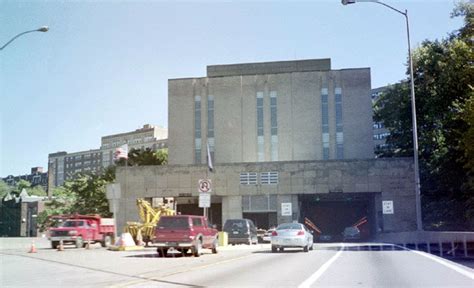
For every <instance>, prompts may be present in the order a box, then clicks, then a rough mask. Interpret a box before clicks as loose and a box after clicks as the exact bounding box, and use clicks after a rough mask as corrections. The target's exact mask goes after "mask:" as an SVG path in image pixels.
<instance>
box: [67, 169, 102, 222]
mask: <svg viewBox="0 0 474 288" xmlns="http://www.w3.org/2000/svg"><path fill="white" fill-rule="evenodd" d="M108 183H109V181H107V179H105V178H104V177H103V175H95V174H90V173H81V174H79V175H77V177H76V178H75V179H74V180H70V181H66V183H65V184H64V187H65V189H66V190H67V191H68V192H72V193H74V195H75V202H74V210H75V212H76V213H80V214H100V215H101V216H104V217H109V216H110V215H111V213H110V212H109V204H108V201H107V198H106V194H105V187H106V185H107V184H108Z"/></svg>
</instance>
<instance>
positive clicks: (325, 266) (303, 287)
mask: <svg viewBox="0 0 474 288" xmlns="http://www.w3.org/2000/svg"><path fill="white" fill-rule="evenodd" d="M343 250H344V243H341V249H339V251H338V252H337V253H336V255H334V256H332V257H331V258H330V259H329V260H328V261H327V262H326V263H324V264H323V266H321V267H319V269H318V270H317V271H316V272H314V273H313V275H311V276H309V278H308V279H306V280H305V281H304V282H303V283H301V284H300V285H299V286H298V288H308V287H310V286H311V285H312V284H313V283H314V282H316V280H318V279H319V277H321V275H323V273H324V272H326V270H327V269H328V268H329V266H331V264H332V263H333V262H334V261H336V259H337V258H338V257H339V256H340V255H341V254H342V251H343Z"/></svg>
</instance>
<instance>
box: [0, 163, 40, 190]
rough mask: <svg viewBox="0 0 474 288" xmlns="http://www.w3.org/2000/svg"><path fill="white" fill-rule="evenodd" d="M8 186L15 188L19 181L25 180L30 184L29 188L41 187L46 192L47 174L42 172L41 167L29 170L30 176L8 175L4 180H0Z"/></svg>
mask: <svg viewBox="0 0 474 288" xmlns="http://www.w3.org/2000/svg"><path fill="white" fill-rule="evenodd" d="M1 179H2V180H3V182H5V183H6V184H7V185H9V186H12V187H13V186H16V184H17V183H18V182H19V181H20V180H25V181H28V182H30V183H31V186H32V187H34V186H38V185H41V186H42V187H43V189H44V190H45V191H48V172H44V171H43V167H33V168H31V173H30V174H25V175H18V176H13V175H8V176H7V177H5V178H1Z"/></svg>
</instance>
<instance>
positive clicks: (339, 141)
mask: <svg viewBox="0 0 474 288" xmlns="http://www.w3.org/2000/svg"><path fill="white" fill-rule="evenodd" d="M334 95H335V103H336V158H337V159H343V158H344V134H343V132H342V128H343V124H342V92H341V88H336V89H334Z"/></svg>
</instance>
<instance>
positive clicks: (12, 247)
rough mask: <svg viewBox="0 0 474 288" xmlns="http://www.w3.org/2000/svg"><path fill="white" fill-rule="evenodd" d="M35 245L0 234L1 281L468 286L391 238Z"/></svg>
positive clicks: (454, 268) (464, 276)
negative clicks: (138, 247)
mask: <svg viewBox="0 0 474 288" xmlns="http://www.w3.org/2000/svg"><path fill="white" fill-rule="evenodd" d="M35 246H36V248H37V253H28V250H29V248H30V247H31V239H27V238H16V239H12V238H0V286H1V287H26V286H35V287H59V286H61V287H65V286H66V287H67V286H80V287H298V288H303V287H474V270H473V269H471V268H469V267H466V266H464V265H460V264H457V263H454V262H451V261H448V260H446V259H442V258H439V257H437V256H433V255H430V254H427V253H424V252H418V251H411V250H406V249H404V248H403V247H397V246H392V245H383V246H382V245H375V244H364V243H358V244H357V243H354V244H342V243H332V244H315V245H314V248H315V249H314V250H313V251H310V252H307V253H305V252H302V251H301V249H288V251H287V250H285V251H284V252H278V253H271V251H270V246H269V245H268V244H259V245H252V246H248V245H237V246H227V247H219V253H218V254H212V253H211V252H210V251H205V254H204V255H202V256H201V257H192V256H187V257H181V256H180V255H179V254H175V255H174V254H172V255H169V256H168V257H166V258H159V257H158V256H157V253H156V251H155V249H154V248H146V249H145V250H142V251H134V252H113V251H108V250H106V249H104V248H101V247H100V245H99V244H95V245H92V246H91V249H76V248H73V247H72V246H71V247H66V249H65V251H62V252H60V251H56V250H53V249H51V248H49V242H48V241H47V240H46V239H42V238H37V239H36V241H35ZM173 255H174V256H173Z"/></svg>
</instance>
